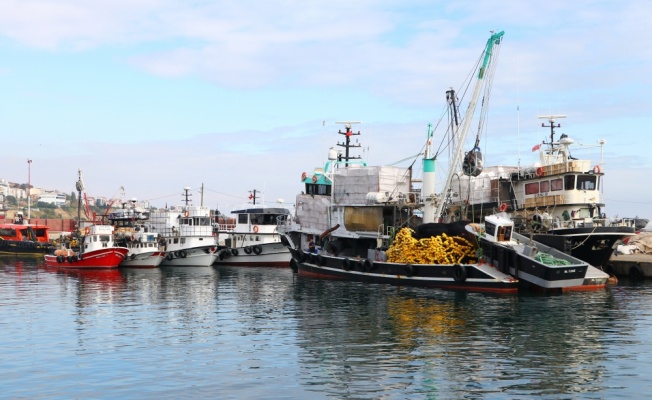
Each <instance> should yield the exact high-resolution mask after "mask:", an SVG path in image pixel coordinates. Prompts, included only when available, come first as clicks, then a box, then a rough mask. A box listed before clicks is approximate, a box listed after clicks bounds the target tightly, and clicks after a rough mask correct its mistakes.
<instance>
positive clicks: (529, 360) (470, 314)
mask: <svg viewBox="0 0 652 400" xmlns="http://www.w3.org/2000/svg"><path fill="white" fill-rule="evenodd" d="M295 298H296V299H297V306H298V307H301V312H300V314H301V315H303V318H302V319H301V320H300V321H299V332H300V336H301V340H300V341H299V343H300V345H301V347H302V348H303V350H304V352H303V353H302V354H301V361H302V367H303V369H304V371H303V372H304V373H303V374H301V379H302V381H303V383H304V384H306V385H311V386H315V390H323V389H324V388H326V389H325V390H326V391H327V392H328V393H329V394H332V395H334V396H337V397H347V398H348V397H354V398H376V397H384V396H390V397H391V396H393V395H396V394H398V393H402V394H414V395H420V396H427V395H433V396H435V397H437V393H442V392H443V393H449V394H452V396H453V397H458V396H459V397H461V396H466V397H479V398H484V397H486V396H496V397H500V396H501V395H504V394H505V393H509V394H511V395H515V396H519V395H541V396H551V397H555V396H558V395H560V394H564V393H591V392H596V393H599V392H602V391H604V390H605V387H604V380H605V376H604V374H605V369H606V367H605V364H606V362H607V358H608V354H607V352H608V351H609V350H608V349H606V348H605V346H604V344H603V341H604V340H605V339H606V336H608V335H612V334H614V332H616V333H617V334H619V335H626V332H627V331H628V330H630V329H632V326H631V322H628V321H627V320H623V319H622V317H623V315H619V313H618V309H617V306H616V305H615V302H614V299H613V296H612V295H611V294H610V292H609V291H601V292H591V293H578V294H569V295H564V296H552V297H541V296H539V297H528V296H520V297H517V296H510V297H504V296H500V297H494V296H491V295H486V294H472V293H461V292H444V291H428V290H425V291H424V290H419V289H400V288H384V287H383V288H379V287H378V286H374V285H370V286H365V285H358V284H356V285H349V284H346V285H342V284H341V283H340V282H334V283H333V282H315V281H310V280H303V281H302V280H301V279H298V280H297V282H296V283H295ZM333 326H337V327H338V328H337V329H332V327H333ZM625 357H626V356H625Z"/></svg>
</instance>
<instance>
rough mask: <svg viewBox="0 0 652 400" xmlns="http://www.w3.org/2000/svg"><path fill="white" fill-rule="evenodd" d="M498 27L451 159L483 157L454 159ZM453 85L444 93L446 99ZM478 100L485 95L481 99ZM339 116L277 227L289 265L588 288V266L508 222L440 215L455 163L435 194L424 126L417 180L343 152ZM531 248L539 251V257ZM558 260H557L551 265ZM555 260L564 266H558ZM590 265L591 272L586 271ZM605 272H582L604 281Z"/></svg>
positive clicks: (504, 285)
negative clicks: (334, 136) (334, 141)
mask: <svg viewBox="0 0 652 400" xmlns="http://www.w3.org/2000/svg"><path fill="white" fill-rule="evenodd" d="M502 36H503V32H500V33H495V34H492V36H491V37H490V39H489V40H488V41H487V45H486V47H485V51H484V56H483V57H482V59H483V60H484V61H483V62H482V63H481V65H480V68H479V72H478V74H477V82H476V85H475V89H474V92H473V95H472V99H471V101H470V103H469V108H468V110H467V113H466V116H465V118H464V119H463V122H462V124H461V125H456V126H454V131H455V132H454V133H455V134H454V135H453V137H454V138H455V140H453V141H449V146H451V147H453V148H454V151H453V152H452V154H451V160H450V161H451V162H450V164H451V166H456V165H459V164H462V165H464V166H465V167H466V168H467V169H471V168H477V167H479V166H481V164H482V156H481V154H480V153H479V151H477V150H479V149H478V147H477V141H476V145H475V146H474V150H473V151H472V152H469V153H467V155H466V156H465V157H464V162H463V163H461V161H462V153H463V147H462V146H463V144H464V140H465V137H466V135H467V133H468V131H469V126H470V121H471V119H472V118H471V117H472V115H473V112H474V110H475V106H476V104H477V103H478V97H479V94H480V90H481V88H482V86H483V84H484V83H485V77H489V79H488V81H489V82H488V83H487V85H490V81H491V77H493V63H492V62H491V60H492V53H493V50H494V48H495V47H496V46H497V45H499V44H500V41H501V38H502ZM454 97H455V96H454V91H452V90H450V91H447V99H449V101H450V100H451V99H452V98H454ZM483 103H484V102H483ZM353 123H357V122H344V124H345V130H344V132H343V131H341V130H340V131H339V132H338V134H341V135H344V136H345V141H344V142H343V143H338V146H341V147H344V152H341V151H338V150H336V149H334V148H331V150H330V151H329V155H328V161H327V162H326V163H325V165H324V167H323V168H317V169H315V170H314V171H313V172H312V173H304V174H302V182H303V183H304V185H305V190H304V191H303V192H302V193H301V194H300V195H298V196H297V198H296V216H295V218H294V220H293V221H292V222H290V223H288V224H287V225H286V226H284V227H282V228H281V230H282V231H283V232H284V236H283V241H284V243H285V244H286V245H287V246H288V248H290V252H291V254H292V260H291V261H290V266H291V268H292V269H293V270H294V271H295V272H296V273H298V274H299V275H303V276H311V277H318V278H332V279H346V280H354V281H362V282H370V283H388V284H395V285H414V286H425V287H440V288H447V289H461V290H475V291H491V292H501V293H515V292H517V291H518V290H519V288H524V287H528V288H536V289H540V290H553V291H558V290H559V291H561V290H567V289H571V288H577V287H584V288H588V287H589V285H585V283H589V282H587V281H586V278H587V271H588V270H589V265H588V264H587V263H585V262H582V261H581V260H578V259H576V258H574V257H572V256H570V255H566V254H563V253H561V252H558V251H555V250H554V249H551V248H546V247H545V246H543V245H540V244H538V243H536V244H535V243H534V242H533V241H530V240H528V241H526V240H525V237H521V238H518V239H516V238H515V237H513V236H512V233H513V232H514V222H513V221H512V220H510V219H508V218H500V217H499V216H488V217H487V218H485V219H484V221H483V223H481V224H474V225H472V226H471V227H474V226H476V227H477V228H476V229H468V228H467V226H468V225H470V224H469V222H468V221H451V222H441V221H443V220H444V217H445V215H444V209H445V206H446V205H447V204H448V198H449V196H450V187H451V182H452V180H453V177H454V176H455V175H456V172H457V170H456V169H454V168H453V167H451V168H449V171H448V176H447V179H446V181H445V183H444V185H443V188H442V190H441V192H440V193H437V192H436V191H435V160H436V159H437V156H438V154H433V153H432V149H431V146H432V138H433V133H432V130H431V129H428V135H427V140H426V144H425V146H424V147H425V151H424V153H423V174H422V180H421V187H420V188H418V187H416V185H417V184H418V182H417V181H418V180H417V179H414V178H413V177H412V172H413V171H412V169H411V168H400V167H395V166H368V165H367V164H366V162H364V161H363V160H362V159H361V157H359V156H358V157H354V156H352V155H351V154H350V150H351V149H353V148H355V147H359V146H360V145H353V144H352V143H351V138H352V137H353V136H357V135H360V132H359V131H358V132H357V133H356V132H354V131H353V130H352V129H351V127H352V124H353ZM443 140H449V139H447V138H444V139H443ZM537 252H541V253H546V256H547V259H546V260H544V259H543V258H541V256H539V258H537V257H536V256H537V254H536V253H537ZM552 260H557V261H558V262H559V265H555V264H552V263H551V261H552ZM562 265H563V266H562ZM592 272H595V271H592ZM607 278H608V276H607V275H606V274H604V273H601V274H598V276H597V278H595V279H597V281H596V280H594V278H593V277H591V279H592V280H591V281H590V283H595V284H594V285H591V287H596V286H597V287H604V285H605V284H606V280H607Z"/></svg>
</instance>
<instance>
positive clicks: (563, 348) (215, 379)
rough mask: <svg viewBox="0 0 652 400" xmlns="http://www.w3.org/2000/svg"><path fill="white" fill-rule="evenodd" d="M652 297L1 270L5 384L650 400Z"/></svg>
mask: <svg viewBox="0 0 652 400" xmlns="http://www.w3.org/2000/svg"><path fill="white" fill-rule="evenodd" d="M105 272H109V273H108V274H107V273H105ZM651 298H652V284H647V285H645V284H637V285H625V286H618V287H612V288H610V289H609V290H605V291H601V292H587V293H570V294H564V295H553V296H544V295H540V296H525V295H520V296H492V295H487V294H481V293H464V292H448V291H443V290H430V289H419V288H398V287H392V286H385V285H367V284H361V283H351V282H332V281H325V280H314V279H304V278H301V277H296V276H295V275H293V274H292V273H291V271H290V270H289V269H285V270H279V269H272V270H270V269H265V268H254V267H252V268H241V267H236V266H232V267H231V266H220V267H218V268H211V267H191V268H188V267H164V268H160V269H121V270H118V271H100V272H98V271H73V270H59V269H56V268H55V269H50V268H45V266H44V265H43V263H37V262H34V261H33V260H31V261H30V260H11V261H6V262H4V261H3V260H0V308H1V311H2V313H1V314H0V315H2V317H1V318H0V327H1V328H2V330H3V334H4V339H3V344H4V347H3V359H2V364H1V365H2V366H3V367H4V368H0V386H2V387H3V389H6V390H5V392H3V394H4V395H5V397H9V398H39V397H41V398H42V397H66V398H67V397H71V398H80V397H88V398H95V397H111V398H129V397H142V394H143V393H147V394H148V395H149V396H148V397H152V398H154V397H156V398H160V397H168V398H179V397H184V398H189V397H193V398H194V397H219V398H274V397H275V398H338V399H340V398H341V399H346V398H351V399H352V398H356V399H365V398H366V399H370V398H374V399H376V398H391V399H403V398H483V399H485V398H487V399H491V398H496V399H502V398H529V397H534V396H538V397H543V398H550V399H556V398H614V397H621V398H638V397H639V395H638V393H646V392H648V391H649V390H652V388H651V387H650V384H649V383H647V382H648V380H647V379H646V378H647V375H648V374H649V372H650V371H652V357H650V356H652V307H650V299H651ZM115 382H121V384H120V385H116V384H115ZM162 382H163V384H162Z"/></svg>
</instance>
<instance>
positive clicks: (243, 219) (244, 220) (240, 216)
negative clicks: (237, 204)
mask: <svg viewBox="0 0 652 400" xmlns="http://www.w3.org/2000/svg"><path fill="white" fill-rule="evenodd" d="M248 216H249V215H248V214H238V223H239V224H246V223H247V222H249V221H248V220H247V217H248Z"/></svg>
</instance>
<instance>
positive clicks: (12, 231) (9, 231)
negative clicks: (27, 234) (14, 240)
mask: <svg viewBox="0 0 652 400" xmlns="http://www.w3.org/2000/svg"><path fill="white" fill-rule="evenodd" d="M0 236H16V230H15V229H6V228H3V229H0Z"/></svg>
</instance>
